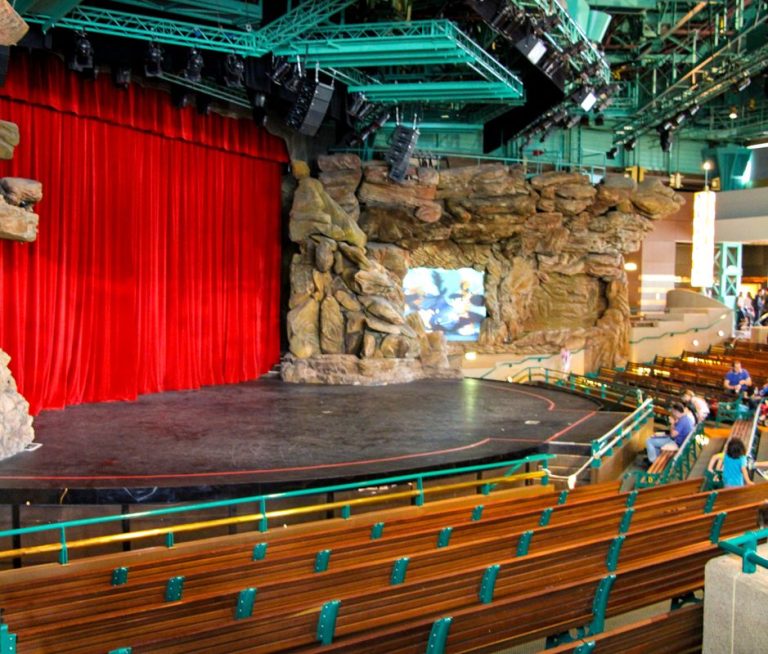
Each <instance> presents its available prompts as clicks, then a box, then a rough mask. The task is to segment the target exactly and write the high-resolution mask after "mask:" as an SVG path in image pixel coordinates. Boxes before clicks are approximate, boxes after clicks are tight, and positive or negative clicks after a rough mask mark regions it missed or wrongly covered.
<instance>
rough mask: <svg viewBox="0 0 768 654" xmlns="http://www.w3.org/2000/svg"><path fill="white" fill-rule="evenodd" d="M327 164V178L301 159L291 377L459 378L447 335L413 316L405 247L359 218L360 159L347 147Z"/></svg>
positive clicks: (324, 160) (293, 227)
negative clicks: (376, 239) (372, 234)
mask: <svg viewBox="0 0 768 654" xmlns="http://www.w3.org/2000/svg"><path fill="white" fill-rule="evenodd" d="M318 163H319V166H320V170H321V173H320V180H317V179H313V178H311V177H309V172H308V169H307V168H306V167H305V166H303V165H301V164H298V165H294V166H293V171H294V175H296V176H297V177H298V187H297V188H296V191H295V194H294V198H293V207H292V209H291V217H290V223H289V234H290V238H291V240H292V241H294V242H295V243H298V244H299V248H300V249H299V252H298V253H297V254H294V255H293V259H292V261H291V273H290V278H291V297H290V300H289V308H290V311H289V313H288V319H287V326H288V340H289V343H290V355H288V356H287V357H286V358H285V360H284V361H283V365H282V375H283V379H285V380H286V381H291V382H316V383H337V384H360V383H366V384H369V383H373V384H375V383H391V382H402V381H412V380H415V379H421V378H423V377H425V376H443V377H444V376H457V375H458V371H457V370H456V369H454V368H451V367H450V365H449V362H448V356H447V352H446V342H445V339H444V337H443V335H442V334H427V333H426V332H425V331H424V326H423V325H422V324H421V321H420V319H419V318H418V316H409V317H408V319H406V317H405V315H404V311H405V298H404V295H403V289H402V286H403V277H404V276H405V273H406V271H407V270H408V266H409V264H408V262H407V260H406V252H405V250H403V249H402V248H400V247H398V246H396V245H387V244H372V245H371V246H370V247H369V246H368V237H367V236H366V234H365V232H364V231H363V230H362V229H361V228H360V226H359V225H358V220H357V219H358V216H359V214H360V205H359V202H358V198H357V195H356V190H357V188H358V185H359V183H360V179H361V177H362V170H361V163H360V159H359V158H358V157H357V156H355V155H339V156H332V157H321V158H320V160H319V162H318ZM414 318H415V319H414Z"/></svg>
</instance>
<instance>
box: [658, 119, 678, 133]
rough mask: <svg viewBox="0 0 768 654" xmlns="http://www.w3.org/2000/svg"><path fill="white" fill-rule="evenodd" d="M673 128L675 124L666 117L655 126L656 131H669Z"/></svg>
mask: <svg viewBox="0 0 768 654" xmlns="http://www.w3.org/2000/svg"><path fill="white" fill-rule="evenodd" d="M674 128H675V124H674V123H673V122H672V121H671V120H669V119H667V120H664V121H662V122H661V123H659V125H658V126H657V127H656V131H657V132H671V131H672V130H673V129H674Z"/></svg>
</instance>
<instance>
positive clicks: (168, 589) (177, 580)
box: [165, 576, 184, 602]
mask: <svg viewBox="0 0 768 654" xmlns="http://www.w3.org/2000/svg"><path fill="white" fill-rule="evenodd" d="M183 594H184V577H181V576H179V577H171V578H170V579H169V580H168V582H167V583H166V584H165V601H166V602H178V601H179V600H180V599H181V596H182V595H183Z"/></svg>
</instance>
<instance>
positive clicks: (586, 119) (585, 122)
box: [579, 114, 589, 127]
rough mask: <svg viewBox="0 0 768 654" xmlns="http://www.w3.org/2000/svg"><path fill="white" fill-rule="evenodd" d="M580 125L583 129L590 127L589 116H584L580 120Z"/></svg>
mask: <svg viewBox="0 0 768 654" xmlns="http://www.w3.org/2000/svg"><path fill="white" fill-rule="evenodd" d="M579 124H580V125H581V126H582V127H589V116H587V114H583V115H582V116H581V118H580V119H579Z"/></svg>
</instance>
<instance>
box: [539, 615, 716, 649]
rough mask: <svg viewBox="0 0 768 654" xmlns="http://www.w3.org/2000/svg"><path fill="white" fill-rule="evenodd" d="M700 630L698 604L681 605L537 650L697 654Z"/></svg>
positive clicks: (701, 617)
mask: <svg viewBox="0 0 768 654" xmlns="http://www.w3.org/2000/svg"><path fill="white" fill-rule="evenodd" d="M703 631H704V607H703V605H702V604H696V605H690V606H684V607H682V608H680V609H677V610H674V611H669V612H668V613H662V614H661V615H656V616H654V617H652V618H647V619H645V620H640V621H638V622H633V623H632V624H628V625H625V626H622V627H617V628H615V629H611V630H610V631H606V632H604V633H602V634H597V635H595V636H592V637H591V638H589V639H578V640H576V641H574V642H571V643H567V644H565V645H560V646H558V647H552V648H549V649H546V650H542V651H541V652H539V654H626V652H653V653H654V654H698V653H699V652H701V646H702V636H703Z"/></svg>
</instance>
